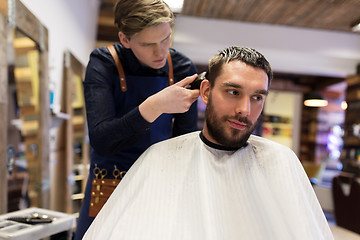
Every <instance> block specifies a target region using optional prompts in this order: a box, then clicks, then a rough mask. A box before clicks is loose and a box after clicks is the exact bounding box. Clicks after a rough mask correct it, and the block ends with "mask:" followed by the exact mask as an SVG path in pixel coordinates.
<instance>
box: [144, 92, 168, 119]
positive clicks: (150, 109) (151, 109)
mask: <svg viewBox="0 0 360 240" xmlns="http://www.w3.org/2000/svg"><path fill="white" fill-rule="evenodd" d="M139 111H140V114H141V116H142V117H143V118H144V119H145V120H146V121H147V122H149V123H153V122H154V121H155V120H156V119H157V118H158V117H159V116H160V115H161V114H162V113H163V112H162V111H161V104H160V103H158V102H157V99H156V97H154V96H150V97H149V98H147V99H146V100H145V101H144V102H142V103H141V104H140V105H139Z"/></svg>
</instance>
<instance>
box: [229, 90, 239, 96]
mask: <svg viewBox="0 0 360 240" xmlns="http://www.w3.org/2000/svg"><path fill="white" fill-rule="evenodd" d="M227 92H228V93H229V94H231V95H239V92H238V91H236V90H227Z"/></svg>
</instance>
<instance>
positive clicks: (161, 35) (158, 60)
mask: <svg viewBox="0 0 360 240" xmlns="http://www.w3.org/2000/svg"><path fill="white" fill-rule="evenodd" d="M119 39H120V42H121V43H122V44H123V45H124V47H126V48H131V50H132V51H133V53H134V55H135V56H136V58H137V59H138V60H139V61H140V63H141V64H143V65H145V66H148V67H151V68H154V69H159V68H162V67H164V66H165V64H166V58H167V54H168V51H169V47H170V43H171V28H170V24H169V23H160V24H158V25H155V26H152V27H148V28H145V29H144V30H142V31H140V32H138V33H136V34H134V35H133V36H132V37H131V39H128V38H127V37H126V36H125V35H124V34H123V33H122V32H119Z"/></svg>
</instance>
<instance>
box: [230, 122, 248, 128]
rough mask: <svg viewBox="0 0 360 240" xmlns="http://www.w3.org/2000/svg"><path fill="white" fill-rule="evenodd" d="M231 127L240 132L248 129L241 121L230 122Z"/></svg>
mask: <svg viewBox="0 0 360 240" xmlns="http://www.w3.org/2000/svg"><path fill="white" fill-rule="evenodd" d="M228 122H229V124H230V126H231V127H232V128H235V129H238V130H245V129H246V128H247V126H248V125H247V124H246V123H244V122H239V121H235V120H228Z"/></svg>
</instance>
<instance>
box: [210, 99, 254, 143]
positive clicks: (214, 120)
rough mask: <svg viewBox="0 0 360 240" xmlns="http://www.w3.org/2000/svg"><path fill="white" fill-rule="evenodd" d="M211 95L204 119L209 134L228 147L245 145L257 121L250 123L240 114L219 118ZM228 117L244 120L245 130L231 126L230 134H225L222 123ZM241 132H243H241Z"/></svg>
mask: <svg viewBox="0 0 360 240" xmlns="http://www.w3.org/2000/svg"><path fill="white" fill-rule="evenodd" d="M211 99H212V98H211V95H210V96H209V101H208V104H207V107H206V111H205V119H206V127H207V130H208V133H209V135H210V136H211V137H212V138H213V139H215V141H217V143H219V144H221V145H222V146H225V147H230V148H241V147H243V146H244V145H246V142H247V140H248V139H249V137H250V135H251V133H252V132H253V131H254V129H255V127H256V124H257V122H255V123H254V124H252V123H251V122H250V121H249V120H248V119H247V118H244V117H241V116H227V115H225V116H223V117H221V118H219V117H218V116H217V114H216V112H215V110H214V106H213V105H212V100H211ZM229 119H234V120H237V121H240V122H244V123H246V124H247V129H246V130H238V129H234V128H231V129H230V130H231V133H230V135H231V136H227V134H226V132H225V129H224V123H226V122H227V120H229ZM241 132H243V133H242V134H241Z"/></svg>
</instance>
